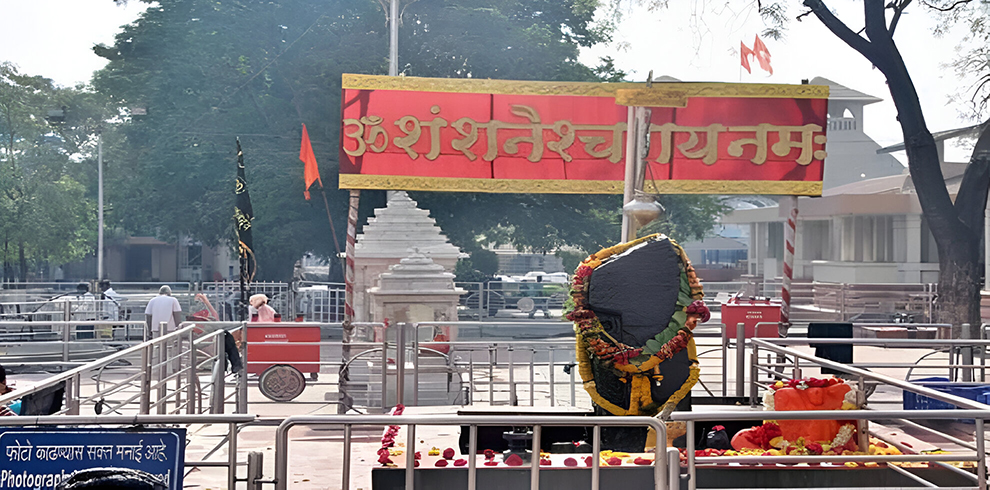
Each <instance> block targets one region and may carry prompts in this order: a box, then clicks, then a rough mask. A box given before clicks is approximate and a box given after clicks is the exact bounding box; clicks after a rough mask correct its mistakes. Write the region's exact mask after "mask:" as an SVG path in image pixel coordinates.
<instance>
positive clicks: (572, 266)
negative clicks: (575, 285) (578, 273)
mask: <svg viewBox="0 0 990 490" xmlns="http://www.w3.org/2000/svg"><path fill="white" fill-rule="evenodd" d="M591 253H594V252H591ZM554 255H556V256H557V257H560V261H561V262H563V263H564V271H566V272H567V273H568V274H573V273H574V271H575V270H577V268H578V266H579V265H581V261H582V260H584V259H585V258H587V257H588V255H590V254H586V253H584V252H573V251H570V250H557V251H556V252H554Z"/></svg>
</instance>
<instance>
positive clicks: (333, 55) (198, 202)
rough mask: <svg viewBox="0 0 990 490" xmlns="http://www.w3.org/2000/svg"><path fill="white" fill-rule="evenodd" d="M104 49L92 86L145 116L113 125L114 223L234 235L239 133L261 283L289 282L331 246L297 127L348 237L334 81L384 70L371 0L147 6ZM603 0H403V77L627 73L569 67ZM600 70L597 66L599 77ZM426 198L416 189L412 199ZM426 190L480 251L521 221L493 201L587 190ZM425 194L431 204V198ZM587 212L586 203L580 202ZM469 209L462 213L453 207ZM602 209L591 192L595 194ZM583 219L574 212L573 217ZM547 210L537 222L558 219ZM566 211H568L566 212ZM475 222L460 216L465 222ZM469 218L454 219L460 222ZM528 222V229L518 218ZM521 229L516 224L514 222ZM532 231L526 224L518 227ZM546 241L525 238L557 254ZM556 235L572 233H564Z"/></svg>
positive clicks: (558, 202)
mask: <svg viewBox="0 0 990 490" xmlns="http://www.w3.org/2000/svg"><path fill="white" fill-rule="evenodd" d="M149 3H152V6H151V7H150V8H149V10H148V11H147V12H146V13H144V14H142V16H141V17H140V18H139V19H138V20H137V21H136V22H135V23H133V24H132V25H129V26H125V28H124V31H123V32H122V33H121V34H119V35H118V36H117V38H116V41H115V43H114V45H113V46H98V47H96V48H95V52H96V53H97V54H99V55H100V56H103V57H104V58H107V59H108V60H109V64H108V65H107V67H106V68H105V69H103V70H101V71H100V72H98V73H97V74H96V76H95V77H94V80H93V84H94V86H95V87H96V88H97V89H98V90H99V91H100V92H101V93H104V94H107V95H109V96H112V97H113V98H114V100H115V101H116V102H117V103H118V104H120V106H121V107H126V106H128V105H131V104H142V105H145V106H146V107H147V108H148V113H149V115H148V117H147V118H145V120H142V121H134V122H133V123H132V124H129V125H127V127H126V128H122V139H121V147H120V148H119V149H118V151H119V153H120V154H121V155H127V156H128V158H126V160H125V159H120V160H118V161H119V164H120V168H118V169H115V170H118V171H115V172H113V173H112V174H113V176H114V177H113V178H112V182H110V183H109V186H110V190H108V194H110V193H111V192H112V193H113V194H114V195H117V196H121V199H122V201H123V202H124V203H126V208H127V209H128V212H127V214H126V215H125V214H120V215H118V216H117V218H118V219H119V220H120V223H121V225H123V226H124V227H125V228H127V229H128V230H131V231H133V232H136V233H148V234H157V235H159V236H162V238H172V237H174V236H176V235H178V234H183V235H187V236H190V237H193V238H195V239H199V240H202V241H203V242H205V243H208V244H216V243H221V242H229V240H230V237H231V236H232V234H233V231H232V225H231V223H232V221H231V214H232V209H233V192H231V190H232V183H233V174H234V154H233V153H234V137H235V136H238V135H239V136H240V137H241V142H242V145H243V147H244V153H245V160H246V167H247V180H248V184H249V186H250V188H251V197H252V204H253V206H254V209H255V215H256V219H255V222H254V229H255V237H254V239H255V248H256V252H257V254H258V261H259V278H261V279H275V278H284V277H285V276H287V275H289V274H290V273H291V270H292V267H291V265H292V262H293V261H294V260H295V259H296V258H297V257H299V256H301V255H302V254H303V253H304V252H306V251H315V252H316V253H318V254H322V255H330V254H332V253H334V252H335V251H334V249H333V240H331V239H330V238H329V233H330V231H329V225H328V224H327V220H326V215H325V213H324V212H323V210H322V209H320V205H319V204H316V203H318V201H320V200H322V199H321V198H320V197H318V196H317V197H315V198H314V200H313V201H310V202H306V201H304V200H303V199H302V198H301V191H302V164H301V163H300V162H299V161H298V159H297V155H298V144H299V137H300V133H301V123H306V124H307V126H308V129H309V134H310V137H311V139H312V141H313V146H314V151H315V153H316V155H317V159H318V161H319V162H320V165H321V173H322V176H323V179H322V180H323V183H324V185H325V186H326V188H327V198H328V200H329V202H330V203H331V212H332V215H333V218H334V221H335V224H336V231H337V233H338V234H339V237H338V241H339V242H340V243H344V237H343V234H344V232H345V224H346V207H347V197H346V193H345V192H341V191H338V190H336V187H337V183H336V178H335V176H336V174H337V162H336V160H337V151H338V150H337V149H338V146H339V143H338V142H339V131H340V127H339V119H338V118H337V117H336V116H335V115H336V114H339V111H340V100H339V98H340V76H341V74H342V73H372V74H382V73H384V72H385V68H386V64H387V59H386V57H387V49H388V30H387V25H386V22H385V19H386V16H385V13H384V12H383V11H382V9H381V7H380V5H379V3H378V2H374V1H372V0H362V1H352V0H348V1H345V0H336V1H333V0H331V1H326V0H319V1H317V0H292V1H285V2H267V1H262V0H245V1H242V2H238V3H228V2H212V1H206V0H178V1H173V2H163V3H157V2H149ZM597 3H598V2H597V0H567V1H558V0H535V1H534V0H526V1H522V0H499V1H495V2H493V1H491V0H484V1H482V0H474V1H463V0H460V1H453V0H446V1H431V2H414V3H410V4H408V7H407V8H405V10H404V14H403V23H402V26H401V29H400V40H399V60H400V63H401V65H400V67H401V71H402V72H403V73H404V74H407V75H413V76H433V77H475V78H479V77H481V78H487V77H490V78H508V79H549V80H596V79H598V75H601V76H604V77H616V76H620V75H621V73H620V72H618V71H617V70H615V68H614V66H611V65H610V64H608V63H603V66H602V67H599V68H598V69H597V72H596V70H593V69H591V68H589V67H586V66H584V65H582V64H580V63H578V62H577V55H578V48H579V46H590V45H593V44H595V43H599V42H602V41H605V40H607V39H608V33H609V30H608V26H607V24H596V23H594V21H593V20H594V14H595V10H596V6H597ZM596 73H597V74H598V75H596ZM383 197H384V193H382V192H363V193H362V214H363V215H367V214H368V213H370V211H371V209H372V208H373V207H374V206H376V205H377V206H381V205H382V203H383ZM417 197H418V198H420V199H422V197H419V196H417ZM515 199H516V198H515V197H514V196H482V197H478V196H473V195H451V194H447V195H435V196H433V197H432V198H429V199H423V200H424V204H425V205H426V206H427V207H429V208H430V209H431V211H432V212H433V214H434V216H437V219H438V221H440V224H441V225H442V226H444V230H445V232H447V233H448V235H450V236H451V238H452V239H453V241H454V242H455V243H457V244H458V245H461V246H462V247H465V248H466V249H468V250H472V249H476V248H478V246H477V243H478V240H477V237H478V235H481V234H486V235H492V236H496V237H499V238H502V237H506V236H507V234H508V233H509V232H508V231H507V230H509V229H511V228H512V227H513V226H514V225H517V224H518V223H520V222H521V221H523V220H525V219H526V216H524V215H522V214H516V215H514V218H513V219H490V220H486V223H487V224H489V225H490V226H487V227H486V226H480V225H475V224H473V223H470V222H471V219H472V217H473V216H475V215H476V214H477V213H481V212H483V213H485V214H493V213H491V211H490V210H491V209H492V208H491V207H488V206H492V205H496V206H497V205H501V204H511V207H516V208H519V207H526V206H531V205H537V206H543V205H544V204H545V203H550V205H551V206H552V207H553V208H554V209H555V210H556V211H557V213H560V212H564V213H568V214H572V210H571V207H572V204H574V203H577V202H578V201H581V198H576V197H572V196H565V197H563V198H560V199H557V198H553V197H546V198H542V197H535V198H534V197H529V196H527V197H524V198H523V202H521V203H516V202H513V201H514V200H515ZM427 201H428V202H427ZM586 201H587V202H585V203H581V204H583V205H582V206H579V207H580V208H583V209H587V208H588V205H589V204H591V203H593V200H588V199H586ZM465 203H468V204H471V205H469V206H468V207H466V208H462V207H461V205H462V204H465ZM593 204H594V205H595V206H598V203H597V202H594V203H593ZM581 212H584V213H587V212H589V211H582V209H578V211H577V213H581ZM558 218H559V217H558V216H556V215H552V216H548V218H547V219H546V220H545V221H547V222H555V221H561V220H560V219H558ZM564 220H565V221H567V220H571V218H564ZM469 223H470V224H469ZM465 224H469V225H468V226H466V227H463V228H458V227H459V226H461V225H465ZM524 227H525V226H524ZM520 231H523V230H520ZM526 231H528V230H526ZM552 235H553V236H552V237H551V238H550V239H548V240H537V239H535V237H534V239H529V240H522V239H520V238H521V237H520V236H519V235H514V236H513V237H512V238H513V240H511V241H510V242H511V243H517V242H518V243H519V244H520V246H535V247H537V248H545V249H549V248H553V247H555V246H557V245H558V244H559V243H563V240H564V239H565V238H564V237H560V236H559V235H561V233H552ZM563 235H568V236H567V237H566V239H568V240H570V236H569V234H566V233H565V234H563ZM612 235H613V236H615V235H616V234H612Z"/></svg>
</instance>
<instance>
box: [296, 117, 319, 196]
mask: <svg viewBox="0 0 990 490" xmlns="http://www.w3.org/2000/svg"><path fill="white" fill-rule="evenodd" d="M299 159H300V160H302V162H303V163H304V164H305V165H306V166H305V167H304V168H303V179H304V180H305V181H306V190H304V191H303V195H304V196H306V200H307V201H308V200H309V187H310V186H311V185H313V182H319V183H320V188H321V189H322V188H323V181H322V180H320V168H319V167H318V166H317V165H316V155H314V154H313V144H312V143H310V142H309V132H308V131H306V125H305V124H303V132H302V144H301V145H300V146H299Z"/></svg>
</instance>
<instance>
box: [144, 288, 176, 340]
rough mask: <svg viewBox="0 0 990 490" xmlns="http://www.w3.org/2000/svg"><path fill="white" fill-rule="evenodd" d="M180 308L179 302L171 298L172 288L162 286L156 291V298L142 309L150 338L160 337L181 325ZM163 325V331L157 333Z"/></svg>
mask: <svg viewBox="0 0 990 490" xmlns="http://www.w3.org/2000/svg"><path fill="white" fill-rule="evenodd" d="M181 314H182V307H181V306H179V301H178V300H177V299H175V298H173V297H172V288H170V287H168V286H162V287H161V288H160V289H159V290H158V296H156V297H154V298H152V299H151V301H149V302H148V307H147V308H145V309H144V318H145V324H146V326H147V327H148V332H149V333H150V337H149V338H152V337H160V336H162V335H165V334H167V333H169V332H171V331H173V330H175V329H176V328H177V327H178V326H179V324H180V323H182V317H181ZM162 323H165V331H164V332H159V331H158V330H159V327H160V326H161V324H162Z"/></svg>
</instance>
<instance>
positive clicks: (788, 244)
mask: <svg viewBox="0 0 990 490" xmlns="http://www.w3.org/2000/svg"><path fill="white" fill-rule="evenodd" d="M797 203H798V200H797V196H787V197H784V198H783V199H781V200H780V207H781V210H782V211H783V210H787V222H786V223H784V266H783V269H784V275H783V281H782V284H781V290H780V296H781V298H782V299H783V304H781V305H780V327H779V330H780V336H781V337H786V336H787V330H788V329H789V328H790V326H791V280H792V279H794V241H795V239H796V236H797V216H798V204H797ZM788 208H789V209H788Z"/></svg>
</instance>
